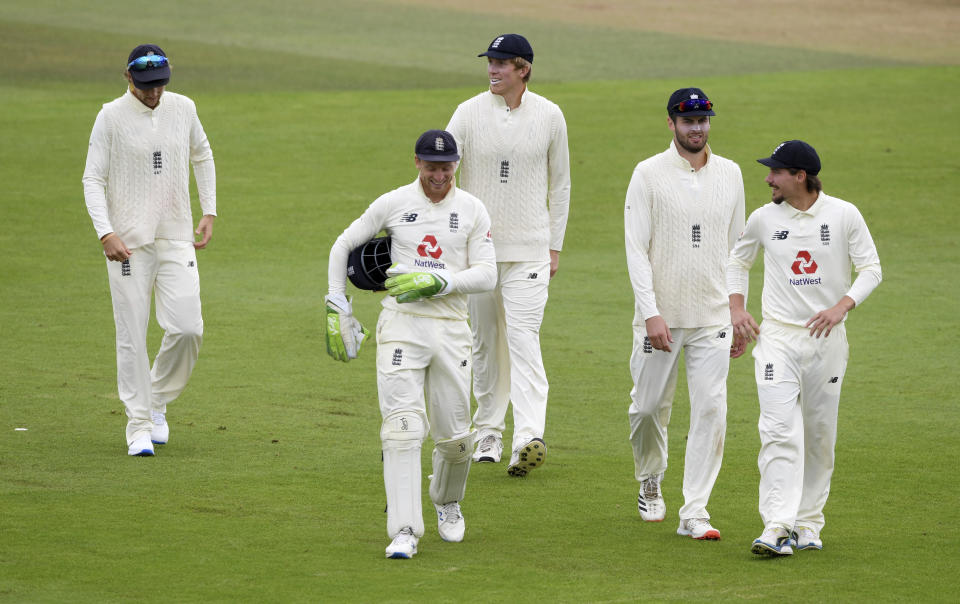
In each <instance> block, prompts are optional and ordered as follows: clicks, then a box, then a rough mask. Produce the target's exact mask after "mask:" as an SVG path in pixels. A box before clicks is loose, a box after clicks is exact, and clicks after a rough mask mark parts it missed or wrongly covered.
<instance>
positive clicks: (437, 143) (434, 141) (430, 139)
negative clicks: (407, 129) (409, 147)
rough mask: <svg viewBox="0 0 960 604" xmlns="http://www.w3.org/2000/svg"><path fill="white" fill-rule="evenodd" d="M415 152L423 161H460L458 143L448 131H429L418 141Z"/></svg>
mask: <svg viewBox="0 0 960 604" xmlns="http://www.w3.org/2000/svg"><path fill="white" fill-rule="evenodd" d="M413 152H414V153H416V154H417V157H418V158H419V159H421V160H423V161H459V159H460V154H459V153H457V141H456V140H454V138H453V135H452V134H450V133H449V132H447V131H446V130H427V131H426V132H424V133H423V134H421V135H420V138H418V139H417V145H416V146H415V147H414V148H413Z"/></svg>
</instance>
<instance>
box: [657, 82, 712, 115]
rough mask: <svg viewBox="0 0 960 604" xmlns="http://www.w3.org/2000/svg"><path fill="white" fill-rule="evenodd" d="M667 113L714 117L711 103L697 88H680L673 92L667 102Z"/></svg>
mask: <svg viewBox="0 0 960 604" xmlns="http://www.w3.org/2000/svg"><path fill="white" fill-rule="evenodd" d="M667 113H669V114H670V115H716V113H714V112H713V102H712V101H711V100H710V99H709V98H707V94H706V93H705V92H704V91H702V90H700V89H699V88H681V89H679V90H674V91H673V94H671V95H670V100H669V101H667Z"/></svg>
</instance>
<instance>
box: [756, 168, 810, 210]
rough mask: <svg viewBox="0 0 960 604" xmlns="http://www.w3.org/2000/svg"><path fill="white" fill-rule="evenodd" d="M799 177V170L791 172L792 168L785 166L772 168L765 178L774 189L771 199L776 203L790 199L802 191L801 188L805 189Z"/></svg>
mask: <svg viewBox="0 0 960 604" xmlns="http://www.w3.org/2000/svg"><path fill="white" fill-rule="evenodd" d="M799 177H800V173H799V172H798V173H797V174H790V170H787V169H785V168H770V173H769V174H767V178H766V179H765V180H766V183H767V186H769V187H770V189H771V190H772V193H771V196H770V199H771V201H773V202H774V203H780V202H782V201H789V200H790V199H793V198H795V197H796V196H797V195H798V194H799V193H801V192H802V191H801V189H805V186H804V185H803V183H801V182H799Z"/></svg>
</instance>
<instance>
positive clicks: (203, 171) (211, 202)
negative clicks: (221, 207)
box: [193, 156, 217, 216]
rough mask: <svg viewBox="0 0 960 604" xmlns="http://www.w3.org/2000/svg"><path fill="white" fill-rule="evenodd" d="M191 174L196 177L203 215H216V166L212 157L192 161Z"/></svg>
mask: <svg viewBox="0 0 960 604" xmlns="http://www.w3.org/2000/svg"><path fill="white" fill-rule="evenodd" d="M193 176H194V178H196V179H197V195H198V196H199V197H200V208H201V210H202V211H203V214H204V215H205V216H216V215H217V168H216V165H215V164H214V163H213V157H212V156H211V157H210V158H208V159H205V160H202V161H196V162H193Z"/></svg>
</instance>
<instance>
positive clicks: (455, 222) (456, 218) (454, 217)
mask: <svg viewBox="0 0 960 604" xmlns="http://www.w3.org/2000/svg"><path fill="white" fill-rule="evenodd" d="M459 229H460V215H459V214H457V213H456V212H450V232H451V233H456V232H457V230H459Z"/></svg>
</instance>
